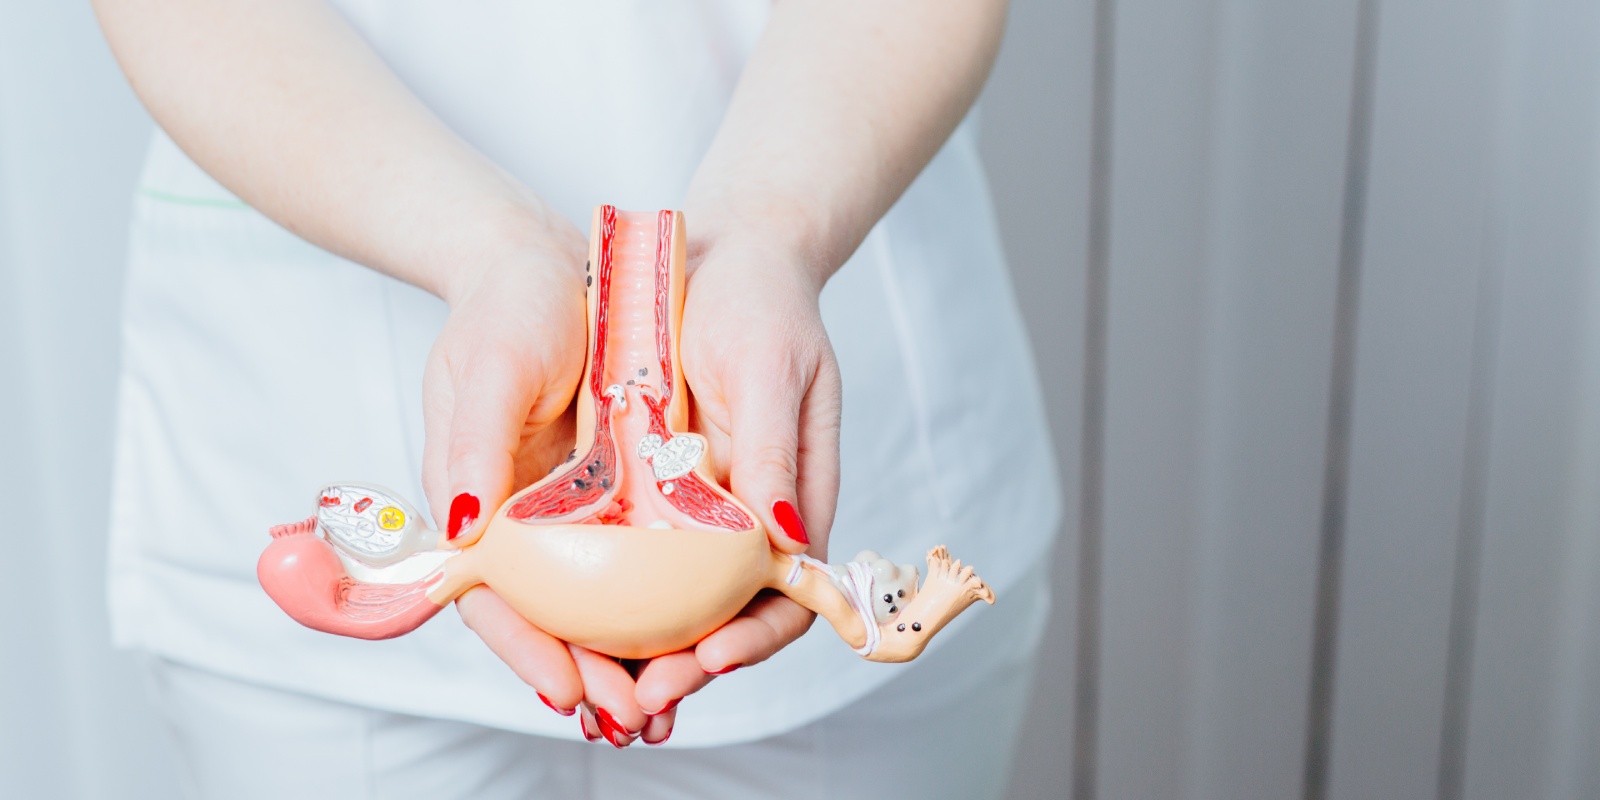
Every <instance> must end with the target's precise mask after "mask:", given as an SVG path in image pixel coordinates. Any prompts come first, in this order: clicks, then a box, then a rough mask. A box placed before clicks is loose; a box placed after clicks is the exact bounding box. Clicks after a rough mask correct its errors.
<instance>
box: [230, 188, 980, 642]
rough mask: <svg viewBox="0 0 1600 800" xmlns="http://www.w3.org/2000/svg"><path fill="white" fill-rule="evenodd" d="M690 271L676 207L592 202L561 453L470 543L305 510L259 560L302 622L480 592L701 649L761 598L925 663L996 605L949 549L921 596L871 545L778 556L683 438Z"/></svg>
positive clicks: (546, 614) (402, 613)
mask: <svg viewBox="0 0 1600 800" xmlns="http://www.w3.org/2000/svg"><path fill="white" fill-rule="evenodd" d="M683 265H684V229H683V217H682V214H681V213H679V212H675V211H662V212H660V213H657V214H650V213H630V212H619V211H617V210H616V209H615V208H612V207H611V206H601V207H600V208H599V209H596V211H595V215H594V227H593V235H592V237H591V241H590V244H589V265H588V267H587V271H588V273H589V274H588V278H587V281H588V285H589V289H588V307H589V358H588V362H587V365H586V367H585V371H584V376H583V381H582V383H581V385H580V387H579V390H578V395H577V397H576V398H575V399H574V401H573V402H575V403H577V437H576V442H575V444H576V446H575V447H574V448H573V450H572V454H571V455H570V456H568V458H567V460H566V461H565V462H564V463H562V464H560V465H558V466H557V467H556V468H555V469H554V470H552V471H551V473H550V474H549V475H548V476H546V477H545V478H544V479H542V480H540V481H538V482H537V483H535V484H533V485H532V486H529V487H527V488H526V489H523V490H522V491H520V492H517V493H516V494H514V495H512V496H511V498H510V499H508V500H507V501H506V502H505V503H504V504H503V505H501V507H500V509H499V510H498V511H496V512H495V514H494V516H493V518H492V519H491V520H490V522H489V524H488V527H487V528H486V529H485V531H484V533H483V535H482V536H481V537H480V538H479V539H478V540H477V541H476V542H474V543H473V544H471V545H468V546H466V547H461V548H457V547H455V546H454V545H452V544H451V543H449V542H448V541H446V539H445V537H444V536H443V535H441V534H440V533H439V532H437V531H435V530H433V529H431V528H429V527H428V525H427V523H426V522H425V521H424V519H423V517H422V515H421V514H419V513H418V512H417V510H416V509H415V508H413V507H411V505H410V504H408V503H406V502H405V501H404V500H403V499H401V498H400V497H398V496H396V495H395V494H394V493H393V492H391V491H389V490H387V489H384V488H382V487H379V486H373V485H369V484H361V483H337V484H333V485H330V486H327V487H325V488H324V489H323V490H322V491H321V492H320V493H319V494H318V496H317V500H316V506H317V507H316V513H315V514H314V515H313V516H312V517H310V518H309V519H306V520H304V521H302V522H298V523H294V524H291V525H280V526H278V527H275V528H273V529H272V531H271V533H272V542H271V543H270V544H269V545H268V546H267V549H266V552H264V553H262V554H261V559H260V561H259V563H258V564H257V569H256V573H257V576H258V577H259V578H260V580H261V585H262V587H263V588H265V589H266V591H267V594H269V595H271V597H272V599H273V600H274V601H275V602H277V604H278V605H279V606H280V607H282V608H283V610H284V611H286V612H288V614H289V615H290V616H291V617H293V618H294V619H296V620H298V621H299V622H301V623H302V624H304V625H306V626H308V627H311V628H315V629H317V630H320V631H327V632H329V633H337V634H342V635H345V636H354V637H359V638H363V639H387V638H391V637H394V636H399V635H401V634H404V633H407V632H409V631H411V630H413V629H415V628H416V627H417V626H419V625H421V624H422V623H423V622H426V621H427V620H428V618H430V617H432V616H433V615H434V614H435V613H437V612H438V611H439V609H441V608H443V607H444V606H445V605H447V604H449V603H450V602H451V601H453V600H454V599H455V598H457V597H459V596H460V595H461V594H462V593H463V592H465V591H466V590H467V589H469V588H471V587H473V586H476V585H478V584H485V585H487V586H489V587H490V588H491V589H493V590H494V591H495V593H497V594H499V595H500V596H501V597H502V598H504V599H505V601H506V602H507V603H509V604H510V605H511V607H512V608H514V609H516V611H517V612H518V613H520V614H521V615H522V616H523V617H525V618H527V620H528V621H529V622H531V623H533V624H534V625H536V626H538V627H539V628H540V629H542V630H544V631H545V632H547V633H549V634H551V635H553V636H555V637H557V638H560V639H563V640H565V641H568V642H571V643H573V644H577V645H581V646H583V647H587V648H589V649H590V650H594V651H596V652H600V653H604V654H607V655H610V656H615V657H617V658H652V657H655V656H659V655H663V654H666V653H671V652H674V651H677V650H682V649H684V648H687V647H692V646H693V645H694V644H695V643H697V642H699V641H700V640H701V639H702V638H704V637H705V636H706V635H707V634H709V633H711V632H712V631H714V630H716V629H717V628H719V627H721V626H722V625H723V624H725V623H726V622H728V621H729V620H731V619H733V617H734V615H735V614H737V613H738V612H739V610H740V609H742V608H744V606H745V605H746V604H747V603H749V602H750V600H751V599H752V598H754V597H755V595H756V593H757V592H759V591H761V590H762V589H772V590H776V591H778V592H782V593H783V594H785V595H787V596H789V597H790V598H793V599H794V600H795V602H797V603H799V604H800V605H802V606H805V607H806V608H808V609H811V610H812V611H815V612H816V613H817V614H819V615H821V616H822V617H823V618H824V619H826V620H827V621H828V622H829V623H830V624H831V625H832V626H833V628H834V630H835V631H836V632H837V633H838V634H839V636H840V637H841V638H843V639H844V640H845V642H847V643H848V644H849V645H850V646H851V647H853V648H855V650H856V652H857V653H859V654H860V655H861V656H863V657H865V658H867V659H869V660H872V661H908V660H910V659H912V658H915V657H916V656H917V654H918V653H921V652H922V649H923V648H924V647H925V646H926V645H927V643H928V640H929V639H930V638H931V637H932V636H933V635H934V634H935V633H938V632H939V630H940V629H941V628H943V627H944V626H945V624H946V623H948V622H949V621H950V620H951V619H953V618H954V617H955V616H956V615H957V614H960V613H961V612H962V611H963V610H965V609H966V608H967V607H968V606H970V605H972V604H973V603H975V602H977V601H978V600H983V601H986V602H988V603H993V602H994V593H993V592H992V591H991V590H990V589H989V587H988V586H986V585H984V583H983V581H982V580H981V579H979V578H978V576H977V575H975V574H974V573H973V571H972V567H970V566H967V567H964V566H962V565H961V562H960V561H958V560H952V559H951V558H950V554H949V553H948V552H946V550H945V548H944V547H942V546H940V547H935V548H933V549H932V550H931V551H929V552H928V555H927V565H928V574H927V576H926V579H925V580H924V581H923V582H922V585H921V587H920V588H919V587H918V585H917V578H918V575H917V569H916V568H915V567H914V566H911V565H909V564H898V565H897V564H894V563H892V562H890V561H889V560H888V559H886V558H883V557H881V556H879V555H878V554H877V553H875V552H873V551H871V550H866V551H863V552H861V553H860V554H858V555H857V556H856V558H855V559H854V560H852V561H850V562H848V563H845V564H840V565H829V564H826V563H823V562H821V561H818V560H816V559H813V558H811V557H809V556H804V555H801V556H790V555H787V554H784V553H782V552H780V551H778V550H776V549H774V548H773V547H772V546H771V544H770V543H769V542H768V540H767V534H766V531H765V530H764V529H763V528H762V525H761V523H760V521H759V520H758V519H757V517H756V515H754V514H752V513H750V511H749V509H747V508H746V507H745V506H744V505H743V504H742V503H740V502H739V500H738V499H737V498H735V497H733V496H732V495H731V494H729V493H728V492H727V491H725V490H724V489H723V488H722V487H721V486H720V485H719V484H718V483H717V482H716V480H715V479H713V478H712V477H711V473H710V471H709V466H708V464H707V463H706V442H705V440H704V439H703V438H701V437H700V436H698V435H696V434H693V433H688V432H687V427H688V425H687V423H688V411H689V402H688V401H689V398H688V396H687V389H686V387H685V385H684V381H683V372H682V369H681V368H680V366H679V363H678V358H677V355H678V353H677V336H678V331H679V328H680V325H681V323H682V317H683V290H684V271H683ZM602 586H603V587H606V589H605V591H596V587H602Z"/></svg>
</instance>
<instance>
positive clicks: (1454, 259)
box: [1327, 0, 1504, 800]
mask: <svg viewBox="0 0 1600 800" xmlns="http://www.w3.org/2000/svg"><path fill="white" fill-rule="evenodd" d="M1503 5H1504V0H1469V1H1468V2H1465V3H1460V2H1457V3H1444V2H1425V3H1382V4H1380V16H1379V19H1378V22H1377V26H1376V30H1377V40H1376V41H1377V43H1378V44H1377V51H1376V60H1375V63H1374V68H1375V69H1374V97H1373V105H1372V123H1371V124H1372V129H1371V140H1370V141H1371V144H1370V161H1369V171H1368V174H1367V175H1366V176H1365V177H1366V179H1367V181H1368V183H1367V187H1366V209H1365V221H1364V226H1365V228H1364V241H1365V246H1364V248H1363V253H1362V265H1361V297H1360V301H1359V304H1358V307H1359V309H1360V313H1359V324H1358V327H1357V336H1356V341H1357V348H1356V358H1355V373H1354V381H1353V386H1352V389H1353V391H1354V402H1353V409H1352V417H1351V430H1350V437H1351V438H1350V448H1351V449H1350V464H1349V485H1348V494H1347V505H1346V514H1345V520H1346V523H1345V534H1344V551H1343V565H1342V574H1343V586H1342V587H1341V593H1340V597H1341V602H1340V607H1339V612H1338V628H1337V645H1336V662H1335V669H1334V680H1333V687H1334V689H1333V692H1334V693H1333V705H1332V709H1333V713H1332V721H1333V722H1332V724H1333V728H1332V732H1333V734H1332V737H1331V752H1330V754H1329V755H1330V758H1329V764H1330V783H1329V792H1328V795H1327V796H1328V797H1330V798H1340V799H1344V798H1348V799H1349V800H1357V799H1358V798H1373V797H1383V798H1394V799H1395V800H1404V799H1405V798H1418V799H1419V800H1420V799H1421V798H1428V800H1432V798H1434V797H1435V795H1436V792H1437V787H1436V781H1437V777H1438V761H1439V757H1440V724H1441V720H1442V719H1443V715H1444V706H1443V704H1444V702H1445V693H1444V681H1443V676H1444V675H1445V671H1446V666H1447V661H1448V652H1447V651H1448V632H1449V626H1450V615H1451V597H1452V588H1453V577H1454V574H1455V571H1454V567H1455V555H1456V542H1457V539H1458V534H1459V532H1460V529H1461V519H1460V514H1461V509H1462V487H1463V483H1462V481H1463V472H1464V457H1465V453H1466V450H1467V437H1468V430H1467V424H1468V399H1469V395H1470V389H1471V386H1472V381H1473V371H1474V364H1473V355H1474V349H1473V342H1474V338H1473V337H1474V326H1475V322H1476V313H1475V312H1476V309H1477V292H1478V290H1479V286H1480V275H1481V273H1482V271H1483V266H1484V261H1485V257H1484V248H1485V245H1486V242H1487V234H1486V232H1485V221H1486V219H1487V213H1488V200H1489V197H1488V196H1489V190H1490V188H1491V187H1490V180H1491V177H1492V169H1491V167H1490V163H1491V155H1492V152H1493V150H1492V147H1493V142H1492V137H1493V135H1494V131H1495V126H1494V121H1495V116H1496V114H1497V112H1498V111H1499V109H1498V107H1497V105H1496V103H1495V95H1496V89H1497V88H1498V85H1499V84H1498V80H1499V75H1498V74H1497V72H1496V66H1497V61H1498V58H1497V45H1498V44H1499V43H1498V35H1497V34H1498V31H1499V29H1500V26H1501V22H1502V17H1503V16H1504V15H1503V13H1502V10H1503Z"/></svg>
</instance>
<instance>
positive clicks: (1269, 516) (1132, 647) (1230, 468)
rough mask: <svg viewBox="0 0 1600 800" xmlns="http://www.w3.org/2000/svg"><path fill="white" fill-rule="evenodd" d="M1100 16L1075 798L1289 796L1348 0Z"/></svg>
mask: <svg viewBox="0 0 1600 800" xmlns="http://www.w3.org/2000/svg"><path fill="white" fill-rule="evenodd" d="M1116 15H1117V16H1116V42H1115V47H1116V61H1115V72H1114V75H1115V78H1114V98H1113V110H1112V114H1113V122H1112V131H1113V134H1112V144H1111V152H1112V158H1113V162H1112V167H1111V186H1110V192H1111V198H1110V201H1111V213H1110V225H1111V231H1110V237H1111V240H1110V264H1109V273H1110V289H1109V301H1108V302H1109V306H1108V375H1107V385H1106V429H1105V435H1106V446H1105V453H1106V455H1105V463H1104V475H1105V532H1104V548H1105V563H1104V567H1103V569H1104V572H1103V581H1104V590H1103V591H1104V594H1103V611H1102V624H1103V633H1102V636H1103V639H1102V657H1101V674H1102V678H1101V693H1100V696H1099V701H1100V714H1099V719H1100V722H1101V727H1100V731H1099V746H1100V752H1099V758H1098V760H1097V766H1098V770H1099V785H1098V787H1097V788H1098V796H1100V797H1106V798H1113V797H1140V798H1169V797H1170V798H1191V797H1195V798H1208V797H1215V798H1237V797H1272V796H1281V797H1287V796H1293V795H1294V794H1296V793H1297V792H1298V790H1299V787H1300V782H1301V776H1302V755H1303V748H1304V730H1305V724H1306V722H1305V708H1306V693H1307V685H1308V681H1309V675H1310V653H1311V639H1312V618H1313V613H1314V605H1315V604H1314V584H1315V574H1316V564H1317V561H1316V559H1317V546H1318V525H1319V504H1320V501H1321V487H1322V478H1323V474H1322V473H1323V464H1324V449H1323V448H1324V442H1325V438H1326V423H1327V415H1328V398H1329V393H1330V390H1331V387H1330V385H1329V367H1330V359H1331V355H1332V347H1333V343H1332V335H1333V321H1334V314H1335V294H1336V291H1335V290H1336V285H1337V274H1338V257H1339V239H1340V231H1341V228H1340V222H1341V206H1342V202H1343V198H1344V166H1345V157H1346V152H1347V145H1348V143H1347V132H1348V121H1347V120H1348V112H1349V108H1350V99H1351V98H1350V91H1351V76H1352V71H1353V57H1354V45H1355V22H1356V3H1355V2H1353V0H1352V2H1341V3H1323V4H1317V5H1316V6H1311V5H1305V4H1283V3H1274V2H1265V1H1264V0H1263V1H1262V2H1243V1H1242V0H1241V1H1240V2H1228V3H1171V2H1118V3H1117V4H1116Z"/></svg>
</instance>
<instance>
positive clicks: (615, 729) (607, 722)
mask: <svg viewBox="0 0 1600 800" xmlns="http://www.w3.org/2000/svg"><path fill="white" fill-rule="evenodd" d="M594 716H595V719H596V720H598V721H599V723H600V735H602V736H604V737H606V741H608V742H610V743H611V746H612V747H615V748H617V749H618V750H621V749H622V748H624V747H627V746H628V737H630V736H633V734H632V733H629V732H628V729H627V728H624V727H622V726H621V725H618V724H617V720H616V718H615V717H613V716H611V712H609V711H606V710H605V709H603V708H597V709H595V710H594Z"/></svg>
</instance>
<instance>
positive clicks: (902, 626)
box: [894, 622, 906, 633]
mask: <svg viewBox="0 0 1600 800" xmlns="http://www.w3.org/2000/svg"><path fill="white" fill-rule="evenodd" d="M894 629H895V630H897V631H899V632H901V633H905V632H906V624H905V623H904V622H902V623H900V624H899V625H896V626H894Z"/></svg>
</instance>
